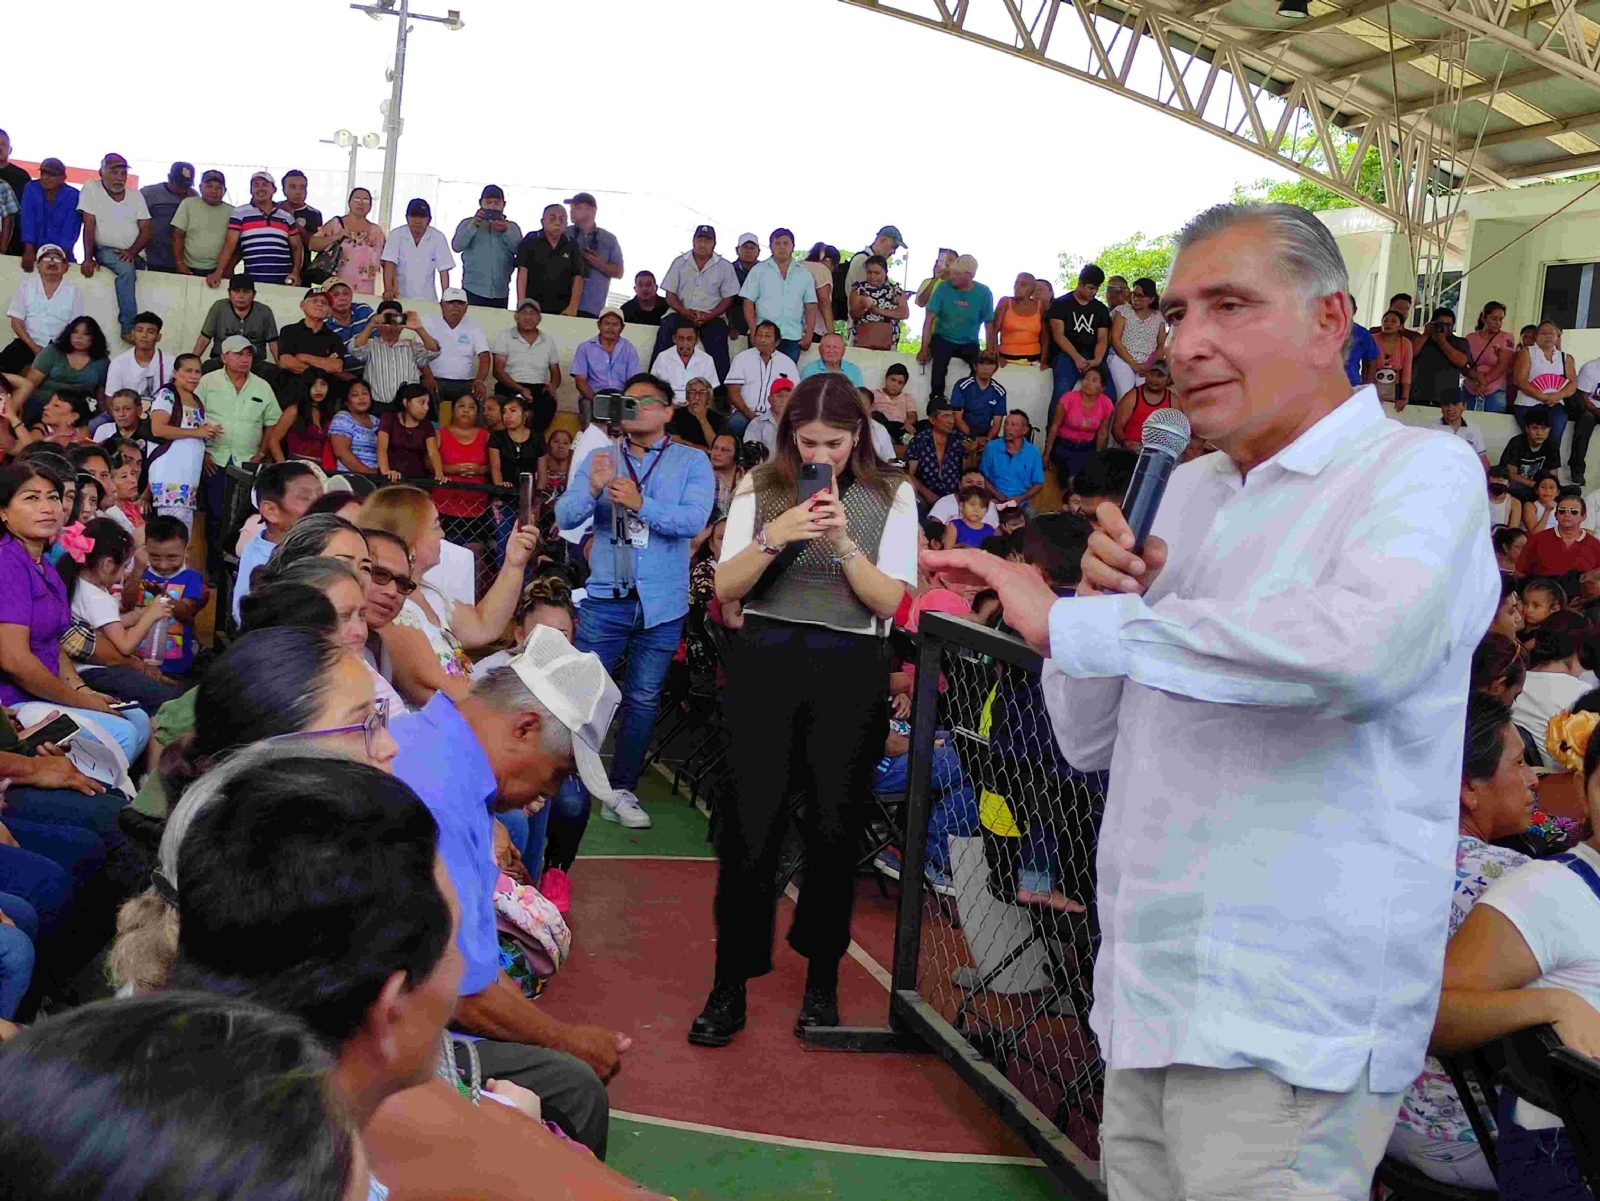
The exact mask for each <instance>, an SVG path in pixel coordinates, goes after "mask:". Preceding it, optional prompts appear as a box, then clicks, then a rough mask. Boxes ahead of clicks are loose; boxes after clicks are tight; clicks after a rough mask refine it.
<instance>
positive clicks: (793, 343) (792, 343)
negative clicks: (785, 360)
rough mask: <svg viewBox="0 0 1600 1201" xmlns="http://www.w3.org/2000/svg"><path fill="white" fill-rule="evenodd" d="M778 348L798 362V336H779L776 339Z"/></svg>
mask: <svg viewBox="0 0 1600 1201" xmlns="http://www.w3.org/2000/svg"><path fill="white" fill-rule="evenodd" d="M778 350H779V351H780V352H781V353H783V354H786V355H788V356H789V357H790V358H791V359H793V360H794V361H795V362H796V363H798V362H799V361H800V339H799V338H779V339H778Z"/></svg>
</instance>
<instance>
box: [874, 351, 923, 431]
mask: <svg viewBox="0 0 1600 1201" xmlns="http://www.w3.org/2000/svg"><path fill="white" fill-rule="evenodd" d="M910 380H911V373H910V372H909V371H907V370H906V368H905V364H904V363H896V364H894V366H892V367H890V368H889V370H887V371H885V372H884V373H883V386H882V387H881V388H877V389H874V390H873V393H872V419H873V420H874V421H876V422H877V423H878V424H879V425H881V426H883V428H884V429H886V430H888V431H889V436H890V437H891V438H893V439H894V440H895V441H896V442H904V441H905V440H906V439H907V438H909V437H911V435H912V434H914V433H916V432H917V406H916V402H915V400H914V399H913V398H912V397H910V396H907V395H906V394H905V391H906V384H907V383H908V382H910Z"/></svg>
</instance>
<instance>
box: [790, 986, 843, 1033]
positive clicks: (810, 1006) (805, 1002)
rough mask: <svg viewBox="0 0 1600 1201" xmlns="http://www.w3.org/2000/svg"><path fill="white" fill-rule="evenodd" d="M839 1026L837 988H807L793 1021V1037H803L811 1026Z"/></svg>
mask: <svg viewBox="0 0 1600 1201" xmlns="http://www.w3.org/2000/svg"><path fill="white" fill-rule="evenodd" d="M838 1024H839V990H838V989H837V988H817V987H807V988H806V993H805V996H804V997H802V998H801V1000H800V1014H799V1016H798V1017H796V1018H795V1020H794V1036H795V1037H796V1038H803V1037H805V1032H806V1030H807V1029H809V1028H810V1027H812V1026H837V1025H838Z"/></svg>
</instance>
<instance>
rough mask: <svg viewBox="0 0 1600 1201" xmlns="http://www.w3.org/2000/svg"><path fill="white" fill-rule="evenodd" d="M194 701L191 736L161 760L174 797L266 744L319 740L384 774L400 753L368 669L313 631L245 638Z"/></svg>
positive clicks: (224, 658) (292, 630)
mask: <svg viewBox="0 0 1600 1201" xmlns="http://www.w3.org/2000/svg"><path fill="white" fill-rule="evenodd" d="M198 693H199V695H198V696H197V697H196V703H195V727H194V733H193V734H191V735H189V737H188V738H186V739H184V740H183V741H181V742H179V743H176V744H175V745H173V746H170V747H167V748H166V750H165V751H164V752H163V753H162V757H161V774H162V776H163V778H164V780H165V783H166V787H167V793H168V795H169V796H172V797H176V796H177V795H178V794H179V793H181V792H182V791H183V789H184V788H185V787H187V786H188V785H189V783H191V782H192V781H194V780H196V779H198V778H199V777H200V776H202V775H204V774H205V773H206V771H207V770H209V769H210V767H211V765H212V764H213V763H215V762H217V761H218V760H219V759H221V758H223V757H224V756H226V755H228V754H230V753H231V752H233V751H237V750H238V749H239V748H241V747H245V746H250V745H252V744H253V743H257V742H264V741H266V740H267V739H273V738H281V739H285V740H293V741H297V742H298V741H304V740H307V739H316V740H317V742H318V743H319V744H320V745H326V746H329V747H331V748H333V749H336V750H338V751H340V752H341V753H343V754H346V755H348V756H349V757H350V758H352V759H357V760H360V761H362V762H364V763H370V764H371V765H372V766H374V767H378V768H382V769H383V770H384V771H388V770H389V765H390V763H391V762H393V760H394V757H395V755H396V754H397V753H398V751H399V747H398V746H396V745H395V741H394V739H393V738H392V737H390V735H389V714H388V707H387V705H385V704H384V703H383V702H381V701H379V700H378V697H377V691H376V689H375V688H374V687H373V683H372V672H371V670H370V669H369V668H368V665H367V664H365V663H363V662H362V661H361V657H360V656H359V655H357V654H354V653H352V652H351V651H350V650H348V649H346V648H345V647H344V646H342V645H340V643H339V642H337V641H336V640H335V639H333V638H328V637H325V636H323V635H322V634H319V633H317V632H316V631H314V630H308V629H303V628H298V627H295V626H282V627H279V628H275V629H269V630H257V631H255V632H253V633H250V634H246V635H245V636H244V637H243V638H240V639H238V640H237V641H235V642H234V643H233V645H232V646H230V647H229V648H228V649H227V650H226V651H225V652H224V653H223V654H222V656H221V657H220V658H218V659H217V661H216V662H215V663H213V664H212V665H211V668H210V669H209V670H208V671H207V672H206V675H205V679H203V680H201V681H200V687H199V689H198Z"/></svg>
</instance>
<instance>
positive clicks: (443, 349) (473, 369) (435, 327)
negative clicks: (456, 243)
mask: <svg viewBox="0 0 1600 1201" xmlns="http://www.w3.org/2000/svg"><path fill="white" fill-rule="evenodd" d="M423 241H427V239H426V238H424V239H423ZM422 328H423V329H425V330H427V331H428V335H429V336H430V337H431V338H432V339H433V340H434V341H435V342H437V343H438V344H439V353H438V354H436V355H435V356H434V357H433V361H432V362H431V363H429V364H428V366H429V367H430V368H431V369H432V370H433V374H434V375H435V376H436V377H437V378H439V379H472V378H474V377H475V376H476V375H477V374H478V356H479V355H480V354H488V353H489V339H488V337H487V336H485V334H484V332H483V326H481V325H479V324H478V323H477V322H476V321H474V320H473V319H472V318H471V317H463V318H462V319H461V323H460V324H459V325H457V326H456V327H455V328H454V329H452V328H451V327H450V325H449V324H448V323H447V322H446V321H445V319H444V314H443V313H428V314H427V315H426V316H424V317H423V318H422Z"/></svg>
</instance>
